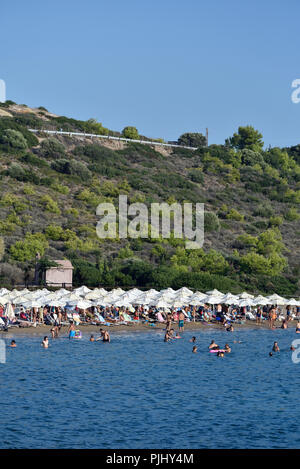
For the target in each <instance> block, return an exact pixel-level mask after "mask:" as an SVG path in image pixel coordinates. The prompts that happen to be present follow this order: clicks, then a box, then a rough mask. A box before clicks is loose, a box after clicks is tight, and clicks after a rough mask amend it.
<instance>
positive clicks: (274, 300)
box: [267, 293, 287, 306]
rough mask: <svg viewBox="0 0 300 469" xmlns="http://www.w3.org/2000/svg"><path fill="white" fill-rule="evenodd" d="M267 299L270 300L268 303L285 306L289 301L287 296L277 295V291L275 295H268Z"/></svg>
mask: <svg viewBox="0 0 300 469" xmlns="http://www.w3.org/2000/svg"><path fill="white" fill-rule="evenodd" d="M267 300H268V303H270V304H272V305H275V306H284V305H285V304H286V301H287V300H286V299H285V298H283V297H282V296H279V295H277V294H276V293H275V294H274V295H271V296H268V297H267Z"/></svg>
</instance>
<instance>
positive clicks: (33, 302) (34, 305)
mask: <svg viewBox="0 0 300 469" xmlns="http://www.w3.org/2000/svg"><path fill="white" fill-rule="evenodd" d="M22 306H24V308H26V309H32V308H40V307H41V306H44V305H43V304H42V303H41V302H40V301H38V300H34V299H33V300H29V301H27V302H25V303H24V304H23V305H22Z"/></svg>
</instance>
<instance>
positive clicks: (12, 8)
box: [0, 0, 300, 146]
mask: <svg viewBox="0 0 300 469" xmlns="http://www.w3.org/2000/svg"><path fill="white" fill-rule="evenodd" d="M299 14H300V2H299V0H286V1H283V0H259V1H257V0H251V1H250V0H226V1H225V0H207V1H202V0H185V1H183V0H126V1H124V0H109V1H108V0H106V1H103V0H85V1H78V0H60V1H58V0H51V1H50V0H46V1H40V0H39V1H37V0H26V1H24V0H1V3H0V40H1V47H0V78H2V79H4V80H5V82H6V87H7V99H12V100H13V101H16V102H18V103H20V104H22V103H25V104H28V105H29V106H32V107H35V106H45V107H46V108H47V109H49V110H50V111H52V112H55V113H57V114H60V115H66V116H69V117H74V118H78V119H84V120H86V119H89V118H91V117H93V118H96V119H97V120H98V121H100V122H102V123H103V125H105V126H106V127H109V128H111V129H113V130H122V129H123V127H125V126H126V125H134V126H136V127H137V128H138V130H139V132H140V133H141V134H144V135H147V136H149V137H157V138H158V137H162V138H164V139H166V140H175V139H177V138H178V137H179V135H181V134H182V133H184V132H187V131H190V132H203V133H204V132H205V128H206V127H208V128H209V143H223V142H224V139H225V138H227V137H228V136H230V135H232V133H233V132H234V131H236V130H237V128H238V126H239V125H247V124H250V125H253V126H254V127H255V128H257V129H259V130H260V131H261V132H262V133H263V136H264V142H265V145H272V146H276V145H278V146H287V145H294V144H296V143H300V103H299V104H294V103H292V101H291V93H292V87H291V83H292V81H293V80H294V79H297V78H300V47H299V45H300V37H299V19H300V18H299Z"/></svg>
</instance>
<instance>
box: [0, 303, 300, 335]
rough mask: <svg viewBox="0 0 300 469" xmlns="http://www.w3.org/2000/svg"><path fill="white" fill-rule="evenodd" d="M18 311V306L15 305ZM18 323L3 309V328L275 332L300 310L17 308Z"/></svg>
mask: <svg viewBox="0 0 300 469" xmlns="http://www.w3.org/2000/svg"><path fill="white" fill-rule="evenodd" d="M11 307H12V309H13V311H14V309H15V308H14V305H11ZM17 310H18V311H16V314H14V319H8V318H7V317H6V316H5V314H4V308H3V307H2V306H0V324H1V323H2V324H3V325H4V326H7V325H14V324H15V325H17V324H19V325H21V326H26V325H39V324H46V325H53V326H60V325H69V324H70V323H71V322H74V323H75V324H77V325H79V324H91V325H99V324H105V323H106V324H127V323H134V322H150V323H166V324H167V328H168V327H169V323H170V322H178V325H179V331H182V330H183V328H184V324H185V323H186V322H192V321H194V322H196V321H197V322H199V321H201V322H205V323H219V324H222V325H224V326H225V327H232V324H233V323H239V322H243V321H245V320H247V319H249V320H251V319H252V320H253V321H254V320H255V322H256V324H261V323H262V322H264V321H266V320H267V321H268V323H269V327H270V328H273V327H274V325H275V322H276V321H278V320H280V321H282V327H283V328H286V327H287V326H288V322H289V321H290V320H291V319H300V307H298V306H297V307H291V306H287V307H286V308H285V309H284V308H282V307H277V306H274V305H268V306H262V307H260V306H258V307H257V308H256V309H254V310H253V309H251V308H250V307H247V306H243V307H236V306H229V305H225V304H217V305H214V306H213V305H204V306H199V307H197V306H186V307H182V308H172V309H161V308H155V307H152V308H151V307H147V306H136V307H135V308H132V309H129V308H126V307H117V306H106V307H103V306H91V307H90V308H87V309H79V308H77V307H74V308H72V309H70V308H63V307H60V306H59V307H54V306H44V307H39V308H30V309H25V308H22V307H21V308H17Z"/></svg>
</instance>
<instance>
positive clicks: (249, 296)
mask: <svg viewBox="0 0 300 469" xmlns="http://www.w3.org/2000/svg"><path fill="white" fill-rule="evenodd" d="M239 297H240V299H241V300H246V299H247V298H254V295H250V293H247V292H245V291H244V292H243V293H241V294H240V295H239Z"/></svg>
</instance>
